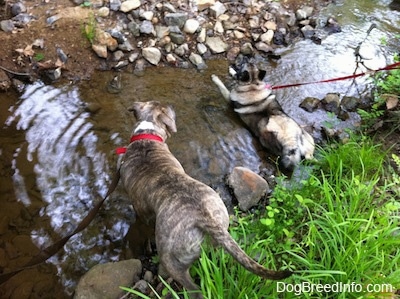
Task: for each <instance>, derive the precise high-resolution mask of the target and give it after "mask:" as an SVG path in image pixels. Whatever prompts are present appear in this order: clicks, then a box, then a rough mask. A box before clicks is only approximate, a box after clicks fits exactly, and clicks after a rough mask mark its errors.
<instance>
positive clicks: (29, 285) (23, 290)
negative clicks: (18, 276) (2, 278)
mask: <svg viewBox="0 0 400 299" xmlns="http://www.w3.org/2000/svg"><path fill="white" fill-rule="evenodd" d="M33 286H34V283H33V281H24V282H23V283H22V284H20V285H19V286H18V288H16V289H15V290H14V291H13V293H12V295H11V297H10V299H23V298H30V296H31V293H32V289H33Z"/></svg>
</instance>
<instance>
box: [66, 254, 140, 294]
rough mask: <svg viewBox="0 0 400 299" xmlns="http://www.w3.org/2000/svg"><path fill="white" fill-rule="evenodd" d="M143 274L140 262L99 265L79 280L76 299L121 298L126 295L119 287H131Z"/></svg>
mask: <svg viewBox="0 0 400 299" xmlns="http://www.w3.org/2000/svg"><path fill="white" fill-rule="evenodd" d="M141 272H142V263H141V262H140V260H135V259H132V260H126V261H120V262H117V263H106V264H99V265H96V266H94V267H93V268H92V269H90V270H89V271H88V272H87V273H86V274H85V275H84V276H82V277H81V279H80V280H79V283H78V286H77V287H76V290H75V296H74V299H98V298H120V296H121V295H123V294H124V291H122V290H121V289H120V288H119V287H120V286H127V287H128V286H131V285H133V284H134V283H135V282H136V281H138V280H139V275H140V274H141Z"/></svg>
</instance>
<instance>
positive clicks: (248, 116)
mask: <svg viewBox="0 0 400 299" xmlns="http://www.w3.org/2000/svg"><path fill="white" fill-rule="evenodd" d="M230 74H231V75H233V77H234V78H235V84H234V86H233V88H232V90H231V91H229V90H228V89H227V88H226V86H225V85H224V84H223V83H222V81H221V80H220V79H219V78H218V77H217V76H216V75H212V76H211V79H212V81H213V82H214V83H215V84H216V85H217V87H218V88H219V90H220V92H221V93H222V96H223V97H224V98H225V99H226V100H230V101H231V102H232V103H233V107H234V110H235V112H237V113H238V114H239V116H240V118H241V119H242V121H243V122H244V123H245V124H246V125H247V127H248V128H249V129H250V131H251V132H252V133H253V134H254V135H255V136H256V137H257V138H258V139H259V140H260V142H261V144H262V145H263V146H264V147H265V148H266V149H267V150H269V151H270V152H271V153H272V154H274V155H276V156H278V157H279V162H280V165H281V166H283V168H284V169H286V170H289V171H292V170H293V169H294V168H295V166H296V165H298V164H299V162H300V161H301V160H302V159H304V158H305V159H312V158H313V154H314V148H315V144H314V139H313V137H312V136H311V135H310V134H309V133H308V132H307V131H305V130H304V129H303V128H301V127H300V126H299V124H298V123H297V122H296V121H295V120H293V119H292V118H291V117H290V116H288V115H287V114H286V113H285V112H284V111H283V109H282V107H281V105H280V104H279V102H278V101H277V100H276V97H275V95H273V94H272V90H271V88H270V87H268V86H267V85H266V84H265V82H263V79H264V77H265V75H266V71H265V70H262V69H261V68H260V69H259V68H258V66H257V63H256V62H255V59H254V58H253V57H247V56H243V55H239V56H238V58H237V60H236V62H235V64H234V65H233V66H231V67H230Z"/></svg>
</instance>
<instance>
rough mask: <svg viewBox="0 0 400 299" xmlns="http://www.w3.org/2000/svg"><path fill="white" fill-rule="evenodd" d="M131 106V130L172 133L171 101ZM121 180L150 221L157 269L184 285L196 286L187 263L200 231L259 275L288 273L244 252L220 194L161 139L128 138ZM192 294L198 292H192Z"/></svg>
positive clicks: (197, 253) (197, 245)
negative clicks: (192, 172)
mask: <svg viewBox="0 0 400 299" xmlns="http://www.w3.org/2000/svg"><path fill="white" fill-rule="evenodd" d="M132 111H133V112H134V114H135V117H136V119H137V121H138V122H137V123H136V125H135V127H134V130H133V135H135V134H138V133H151V134H157V135H159V136H161V137H162V138H163V139H164V141H165V139H166V138H167V136H168V135H170V133H173V132H176V126H175V112H174V110H173V109H172V108H171V107H170V106H163V105H161V104H160V103H159V102H155V101H152V102H144V103H139V102H138V103H135V104H134V106H133V108H132ZM143 121H146V122H151V123H152V124H153V125H154V128H152V129H144V130H142V129H140V128H141V127H144V126H143ZM138 128H139V129H138ZM121 179H122V182H123V185H124V187H125V189H126V191H127V192H128V194H129V196H130V198H131V199H132V202H133V206H134V209H135V211H136V213H137V215H138V216H139V217H140V218H141V219H142V220H144V221H146V222H148V223H149V224H154V225H155V241H156V246H157V250H158V254H159V257H160V267H161V269H162V270H163V271H166V272H167V273H168V274H169V275H170V276H171V277H172V278H173V279H174V280H176V281H178V282H179V283H180V284H181V285H182V286H183V287H185V288H186V289H187V290H189V291H198V290H199V288H198V286H197V285H196V284H195V283H194V282H193V280H192V278H191V277H190V274H189V268H190V267H191V265H192V263H193V262H194V261H195V260H197V259H198V258H199V256H200V245H201V243H202V242H203V239H204V236H205V234H208V235H209V236H210V237H211V239H212V241H213V243H215V244H217V245H221V246H222V247H223V248H225V250H226V251H227V252H229V253H230V254H231V255H232V256H233V257H234V258H235V259H236V260H237V261H238V262H239V263H240V264H242V265H243V267H245V268H246V269H247V270H249V271H251V272H253V273H255V274H257V275H259V276H262V277H264V278H268V279H283V278H285V277H288V276H290V275H291V272H290V271H273V270H267V269H266V268H264V267H263V266H261V265H260V264H258V263H257V262H255V261H254V260H253V259H251V258H250V257H249V256H247V255H246V253H245V252H244V251H243V250H242V249H241V248H240V247H239V246H238V244H237V243H236V242H235V241H234V240H233V239H232V237H231V236H230V235H229V233H228V225H229V216H228V212H227V209H226V207H225V205H224V203H223V201H222V200H221V198H220V197H219V196H218V194H217V193H216V192H215V191H214V190H213V189H211V188H210V187H209V186H207V185H205V184H203V183H201V182H199V181H197V180H195V179H193V178H191V177H190V176H189V175H187V174H186V173H185V171H184V169H183V168H182V166H181V164H180V163H179V162H178V160H177V159H176V158H175V157H174V156H173V155H172V153H171V152H170V151H169V149H168V146H167V144H166V143H164V142H158V141H153V140H140V141H135V142H133V143H131V144H130V145H129V147H128V148H127V151H126V154H125V157H124V162H123V164H122V166H121ZM193 298H203V296H202V295H201V294H200V293H199V292H195V293H194V294H193Z"/></svg>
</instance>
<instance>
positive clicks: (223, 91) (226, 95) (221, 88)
mask: <svg viewBox="0 0 400 299" xmlns="http://www.w3.org/2000/svg"><path fill="white" fill-rule="evenodd" d="M211 80H212V81H213V82H214V84H215V85H217V87H218V89H219V91H220V92H221V94H222V96H223V97H224V99H225V100H227V101H229V99H230V92H229V90H228V88H226V86H225V85H224V83H222V81H221V79H220V78H218V76H217V75H211Z"/></svg>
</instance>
